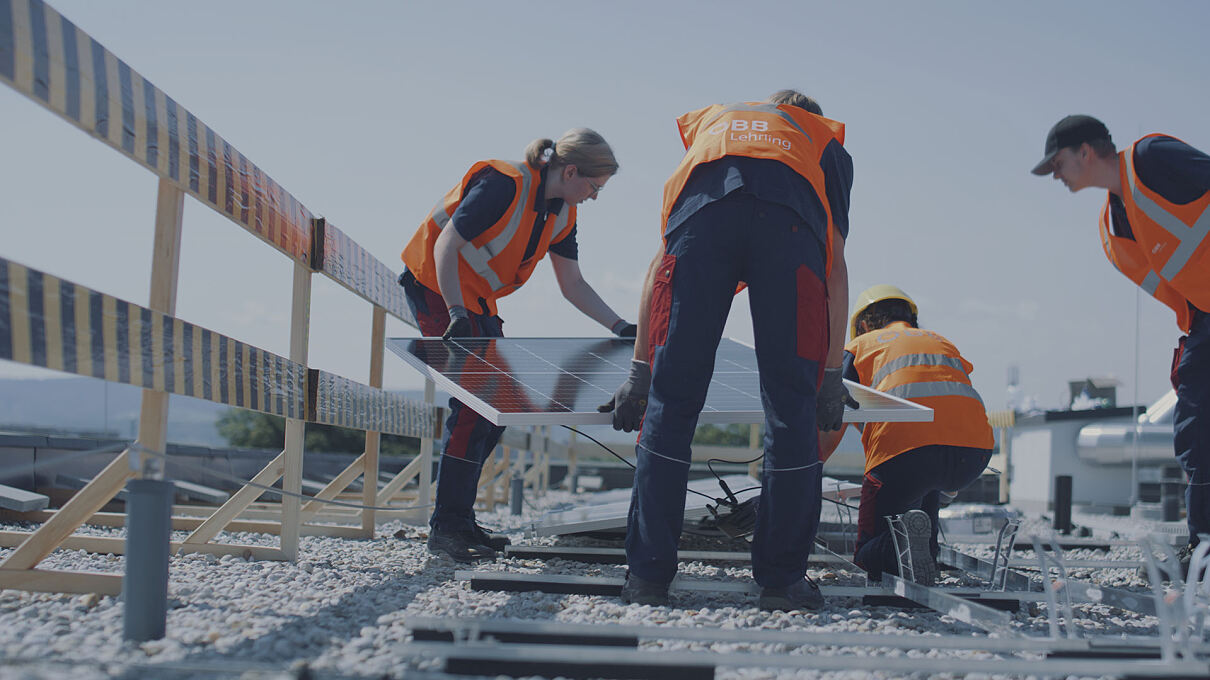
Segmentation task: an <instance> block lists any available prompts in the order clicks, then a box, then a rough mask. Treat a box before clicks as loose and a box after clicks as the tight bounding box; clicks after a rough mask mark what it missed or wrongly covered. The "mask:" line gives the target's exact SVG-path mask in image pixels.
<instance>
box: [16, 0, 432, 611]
mask: <svg viewBox="0 0 1210 680" xmlns="http://www.w3.org/2000/svg"><path fill="white" fill-rule="evenodd" d="M0 80H2V81H4V82H5V83H7V84H8V85H9V86H10V87H12V88H13V89H15V90H16V91H18V92H20V93H22V94H24V95H25V96H27V97H29V98H30V99H33V100H34V101H36V102H38V103H39V104H41V105H43V106H44V107H46V108H48V109H50V110H51V111H53V112H55V113H56V114H58V115H60V116H62V117H63V118H64V119H66V120H67V121H68V122H70V123H72V124H73V125H75V126H76V127H78V128H80V129H82V130H83V131H84V132H86V133H87V134H89V135H90V136H92V137H94V138H96V139H97V140H98V141H100V142H102V143H104V144H106V145H108V146H110V147H111V148H113V149H115V150H117V151H119V152H121V153H122V154H124V155H125V156H127V157H129V158H130V159H132V160H134V161H135V162H137V163H139V164H140V165H142V166H143V167H145V168H147V169H148V170H150V171H151V172H152V173H154V174H155V175H157V176H158V177H159V179H160V181H159V187H158V192H157V203H156V217H155V242H154V250H153V253H154V254H153V259H152V272H151V294H150V303H149V304H148V306H146V307H144V306H140V305H136V304H133V303H130V302H126V301H123V300H119V299H117V298H114V297H111V296H108V295H105V294H103V293H100V292H98V291H95V290H92V289H89V288H87V287H85V286H82V285H80V284H78V283H75V282H70V281H65V280H62V279H59V278H56V277H54V276H51V275H49V274H46V273H44V272H40V271H37V270H34V269H31V268H28V267H25V266H22V265H20V264H18V263H15V262H11V261H9V260H2V259H0V357H2V358H5V359H9V360H12V361H17V362H23V363H27V364H32V365H37V366H42V367H45V368H49V369H54V370H59V371H66V372H70V373H77V374H80V375H86V376H91V377H96V378H101V379H104V380H109V381H116V382H123V383H128V384H131V385H137V386H141V387H143V388H144V396H143V404H142V411H141V417H140V420H139V430H138V440H137V442H136V443H135V445H133V446H131V447H129V448H127V449H126V450H125V451H123V452H122V453H121V454H120V455H118V456H117V457H116V458H114V460H113V461H112V462H111V463H110V464H109V465H108V466H107V467H106V468H105V469H104V470H102V471H101V473H100V474H98V475H97V476H96V477H95V478H94V479H93V480H91V481H90V482H89V483H88V484H87V485H86V486H85V487H84V488H83V489H82V490H80V491H79V492H78V493H76V494H75V495H74V496H73V497H72V498H71V500H69V501H68V502H67V503H66V504H64V505H63V507H61V508H60V509H59V510H58V511H56V512H54V513H48V514H47V516H48V519H47V520H46V522H45V523H44V524H43V525H42V526H41V527H40V528H39V529H38V530H37V531H35V532H33V533H32V534H30V535H29V536H28V538H26V539H25V540H24V541H22V542H21V544H20V545H19V546H18V547H16V549H15V550H14V551H13V552H12V553H11V554H9V555H8V557H7V558H6V559H5V560H4V562H3V563H0V587H3V588H19V589H29V590H51V591H58V592H98V593H105V594H116V593H117V592H119V590H120V587H121V582H120V577H118V576H113V575H107V574H79V573H66V572H52V571H44V570H38V569H36V568H35V567H36V566H37V564H38V563H39V562H41V561H42V560H43V559H44V558H45V557H46V556H47V555H49V554H50V553H51V552H53V551H54V550H55V549H56V548H58V547H60V546H64V545H78V544H79V543H80V540H79V537H74V539H73V537H72V536H71V534H72V533H73V532H74V531H75V529H76V528H78V527H79V526H80V525H81V524H83V523H85V522H88V521H92V520H93V519H94V518H95V517H97V515H98V511H99V510H100V508H101V507H102V506H104V505H105V503H107V502H108V501H109V500H110V499H112V498H113V497H114V495H115V494H117V493H118V492H119V491H120V490H121V489H122V487H123V485H124V484H125V483H126V482H127V481H128V480H130V479H132V478H135V477H140V476H143V475H145V474H148V473H152V472H154V471H155V469H156V467H157V466H159V465H162V459H161V455H158V454H159V452H163V451H164V449H165V430H166V425H167V406H168V402H167V398H168V394H169V393H173V394H183V395H187V396H191V397H197V398H201V399H208V400H211V401H216V402H219V403H224V404H229V405H231V406H236V407H240V408H248V409H253V410H258V411H263V412H266V413H273V414H276V415H280V416H284V417H285V418H286V419H287V420H286V438H285V448H284V450H283V451H282V453H281V454H280V455H278V456H277V457H276V458H275V459H274V460H273V461H272V462H270V463H269V465H267V466H266V467H265V468H264V469H263V470H261V472H260V473H258V474H257V475H256V476H255V477H254V478H253V480H252V483H251V484H249V485H247V486H245V487H244V488H242V489H240V490H239V491H237V492H236V493H234V494H232V495H231V497H230V499H229V500H228V501H227V502H226V503H225V504H224V505H222V506H221V507H220V508H219V509H218V510H217V511H215V512H214V513H213V514H211V515H210V516H209V517H208V518H206V519H205V520H199V519H198V518H186V517H174V519H173V526H174V527H176V528H189V529H192V533H191V534H190V535H189V536H188V538H186V539H185V540H184V541H183V542H181V543H179V544H174V545H173V548H174V549H177V550H184V551H199V552H211V553H215V554H251V555H254V556H256V557H260V558H266V559H286V560H293V559H295V558H296V557H297V553H298V537H299V535H300V534H301V533H303V531H304V528H303V523H304V522H306V521H307V520H308V519H309V518H313V517H315V516H316V515H317V513H318V511H319V507H320V505H321V501H323V500H330V499H333V498H336V497H337V496H339V495H340V494H341V493H342V492H343V491H344V490H345V489H346V488H347V487H348V485H349V484H350V483H352V482H353V481H355V480H356V479H357V478H358V477H364V479H365V483H364V484H363V492H362V496H361V500H362V503H363V505H364V506H368V507H363V508H362V509H361V510H360V511H359V512H358V513H357V514H358V515H360V520H361V525H360V527H341V526H337V527H326V526H319V525H312V526H309V527H307V528H306V532H307V533H330V534H335V535H355V536H363V537H368V536H372V534H373V530H374V526H375V506H376V507H382V506H385V505H387V504H388V503H390V502H392V500H393V497H394V496H395V494H396V493H397V492H398V491H399V490H400V489H402V488H403V487H404V486H405V485H406V484H407V483H408V482H409V481H411V480H413V479H414V480H417V483H418V492H417V500H418V502H419V503H420V504H421V505H425V504H427V503H428V502H429V497H430V495H431V494H430V479H431V476H432V470H431V459H432V451H433V437H434V434H435V432H436V431H437V430H436V425H437V420H436V418H435V417H434V413H433V408H432V400H433V385H432V384H431V383H430V384H428V385H427V386H426V396H427V399H426V403H423V404H422V403H419V402H415V401H411V400H406V399H403V398H401V397H399V396H398V395H393V394H389V393H387V392H384V391H383V390H382V389H381V387H382V369H383V366H382V364H383V348H384V343H383V341H384V335H385V319H386V314H388V313H389V314H391V315H392V316H394V317H396V318H398V319H400V320H401V321H403V322H405V323H408V324H410V325H412V326H415V325H416V323H415V319H414V318H413V317H412V315H411V313H410V312H409V310H408V307H407V305H406V302H405V300H404V297H403V294H402V291H401V290H400V287H399V286H398V285H397V283H396V280H395V279H396V277H395V272H393V271H392V270H391V269H390V268H389V267H388V266H386V265H385V264H383V263H382V262H380V261H378V260H377V259H376V258H374V257H373V256H372V255H370V254H369V253H368V252H366V251H365V250H364V249H363V248H361V247H360V246H359V245H358V244H357V243H356V242H354V241H353V239H351V238H350V237H348V235H346V234H344V233H343V232H341V231H340V230H339V229H337V228H336V227H335V226H333V225H332V224H330V223H328V222H327V221H326V220H324V219H323V218H319V217H316V216H315V215H313V214H312V213H311V212H310V211H309V210H308V209H307V208H306V207H305V206H304V205H303V204H302V203H301V202H300V201H299V200H298V199H297V198H295V197H294V196H292V195H291V194H290V193H289V192H287V191H286V190H285V189H284V188H283V187H281V186H280V185H279V184H277V182H275V181H274V180H273V178H271V177H270V176H269V175H268V174H267V173H265V172H264V171H263V170H261V169H260V167H258V166H257V165H256V164H254V163H253V162H252V161H251V160H249V159H248V158H247V157H246V156H244V155H243V154H242V153H240V152H239V150H237V149H236V148H234V147H233V146H232V145H231V144H230V143H229V142H227V141H226V140H224V139H223V138H222V137H221V136H220V135H218V134H217V133H216V132H215V131H214V130H213V129H211V128H210V127H209V126H207V125H206V124H205V123H204V122H202V121H201V120H199V119H198V118H197V117H196V116H194V115H193V114H192V113H190V112H189V111H188V110H186V109H185V108H184V107H182V106H181V105H179V104H178V103H176V102H175V101H174V100H173V99H172V98H171V97H169V96H168V95H167V94H165V93H164V92H163V91H162V90H160V89H159V88H158V87H156V86H155V85H153V84H152V83H151V82H149V81H148V80H146V79H145V78H143V77H142V76H141V75H140V74H139V73H138V72H137V71H135V70H134V69H132V68H131V67H130V66H129V65H128V64H126V63H125V62H123V61H122V60H120V59H118V58H117V57H116V56H114V55H113V53H111V52H110V51H109V50H108V49H106V48H105V47H104V46H103V45H101V44H100V43H98V42H97V41H96V40H95V39H93V38H92V37H91V36H89V35H88V34H87V33H85V32H84V31H82V30H80V29H79V28H77V27H76V26H75V25H74V24H73V23H72V22H70V21H69V20H67V19H66V18H64V17H63V16H62V15H60V14H59V13H58V12H57V11H56V10H55V9H54V8H53V7H51V6H49V5H47V4H46V3H45V2H43V1H42V0H0ZM185 195H189V196H192V197H193V198H196V199H197V200H198V201H200V202H201V203H203V204H204V205H207V206H209V207H210V208H212V209H214V210H215V211H217V212H218V213H220V214H222V215H223V216H225V217H227V218H228V219H230V220H231V221H233V222H235V223H236V224H237V225H239V226H240V227H242V228H243V229H245V230H247V231H248V232H249V233H251V234H253V235H254V236H256V237H257V238H259V239H260V240H262V241H264V242H265V243H267V244H269V245H270V246H272V247H273V248H274V249H276V250H277V251H279V252H281V253H282V254H284V255H286V256H287V257H288V258H290V259H291V260H292V261H293V263H294V270H293V289H292V296H293V297H292V302H291V324H290V352H289V356H288V357H282V356H278V355H275V354H272V353H270V352H266V351H264V350H261V349H259V348H256V347H253V346H251V345H248V344H246V343H242V342H240V341H238V340H235V339H233V338H229V337H226V336H223V335H220V334H218V333H214V332H213V331H209V330H207V329H204V328H201V327H199V326H196V325H193V324H190V323H189V322H187V321H184V320H182V319H179V318H176V317H175V315H174V314H175V306H176V291H177V285H178V271H179V259H180V249H181V226H182V213H183V202H184V197H185ZM314 273H321V274H324V275H325V276H327V277H328V278H330V279H332V280H333V281H335V282H337V283H338V284H340V285H341V286H343V287H344V288H346V289H348V290H349V291H351V292H352V293H354V294H355V295H357V296H359V297H361V298H362V299H364V300H366V301H368V302H370V303H371V305H372V307H373V316H372V329H371V338H370V384H369V385H362V384H360V383H357V382H355V381H352V380H349V379H347V378H343V377H341V376H338V375H333V374H331V373H325V372H323V371H318V370H316V369H310V368H308V367H307V357H308V339H309V330H310V306H311V275H312V274H314ZM305 422H315V423H326V424H332V425H340V426H343V427H350V428H355V429H361V430H365V431H366V445H365V452H364V453H363V455H362V456H361V457H359V458H358V459H357V460H356V461H355V462H354V463H353V464H352V465H350V466H349V467H348V468H347V469H346V470H345V471H344V472H342V473H341V474H339V475H337V477H336V479H334V480H332V482H331V483H329V484H328V486H327V487H325V488H324V490H323V491H321V492H320V493H319V494H317V495H316V496H315V497H314V500H311V501H309V502H308V503H307V505H306V506H303V505H302V501H303V500H304V499H303V497H301V496H300V491H301V482H302V479H301V476H302V453H303V451H302V444H303V430H304V424H305ZM382 432H387V433H393V434H399V435H405V436H415V437H420V438H421V455H420V456H418V457H417V459H416V460H415V461H414V464H413V465H409V466H408V467H407V468H405V469H404V470H403V471H401V472H400V473H399V474H398V475H396V477H395V478H394V479H392V480H391V481H390V482H389V483H388V484H387V486H386V487H385V488H384V489H381V490H379V489H378V484H377V481H378V479H377V478H378V451H379V435H380V433H382ZM279 480H281V482H282V490H283V492H284V494H283V498H282V501H281V503H280V504H279V508H278V517H280V521H276V522H272V521H262V522H254V523H250V522H242V523H240V524H233V522H234V521H235V520H236V519H237V518H238V517H239V516H240V515H241V513H243V512H244V511H245V510H247V509H249V508H250V507H251V506H252V505H253V503H254V502H255V501H256V499H258V498H259V497H260V495H261V493H262V492H263V487H265V486H268V485H272V484H275V483H276V482H278V481H279ZM248 524H255V525H256V526H255V528H252V527H248V526H246V525H248ZM237 526H238V527H239V528H240V529H242V530H249V529H251V530H258V531H266V532H272V533H278V534H279V535H280V545H279V547H278V548H265V547H257V546H239V545H232V544H221V545H220V544H215V543H212V542H211V541H212V539H213V538H214V537H215V536H217V535H218V534H219V533H220V532H221V531H223V530H224V529H225V528H232V529H234V528H236V527H237ZM69 539H73V540H72V541H69ZM94 543H97V541H92V542H90V543H89V545H93V544H94ZM101 543H103V544H104V545H100V547H101V548H103V549H106V551H107V552H121V546H120V545H116V546H115V545H114V541H101ZM98 545H99V544H98Z"/></svg>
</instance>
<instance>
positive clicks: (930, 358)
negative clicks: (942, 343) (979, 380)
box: [870, 352, 966, 385]
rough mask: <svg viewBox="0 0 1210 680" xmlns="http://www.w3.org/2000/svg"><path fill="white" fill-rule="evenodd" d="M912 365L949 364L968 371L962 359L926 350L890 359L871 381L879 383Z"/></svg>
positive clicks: (871, 382)
mask: <svg viewBox="0 0 1210 680" xmlns="http://www.w3.org/2000/svg"><path fill="white" fill-rule="evenodd" d="M910 366H948V367H949V368H956V369H958V370H959V371H962V372H963V373H966V367H965V366H963V365H962V362H961V361H959V360H958V359H955V358H954V357H947V356H945V355H944V354H928V353H926V352H921V353H918V354H905V355H903V356H901V357H897V358H895V359H892V360H891V361H888V362H887V363H886V365H885V366H883V367H882V368H880V369H878V372H877V373H875V374H874V378H873V380H871V381H870V384H871V385H877V384H878V383H880V382H882V379H883V378H885V377H887V376H888V375H890V374H892V373H894V372H895V371H898V370H899V369H901V368H908V367H910Z"/></svg>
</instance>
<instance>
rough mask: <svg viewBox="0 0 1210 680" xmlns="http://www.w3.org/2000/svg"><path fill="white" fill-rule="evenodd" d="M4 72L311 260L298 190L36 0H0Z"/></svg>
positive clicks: (307, 221) (0, 73)
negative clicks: (291, 190)
mask: <svg viewBox="0 0 1210 680" xmlns="http://www.w3.org/2000/svg"><path fill="white" fill-rule="evenodd" d="M0 80H3V81H5V82H7V83H8V84H9V85H11V86H12V87H13V88H14V89H16V90H17V91H18V92H21V93H22V94H24V95H26V96H28V97H29V98H30V99H33V100H34V101H36V102H38V103H39V104H42V105H43V106H45V107H47V108H48V109H50V110H51V111H54V112H55V113H57V114H59V115H60V116H63V117H64V118H66V119H67V120H68V121H69V122H71V123H73V124H74V125H76V126H77V127H79V128H80V129H82V130H84V131H85V132H87V133H88V134H90V135H92V136H93V137H96V138H97V139H99V140H101V141H102V142H105V143H106V144H108V145H109V146H111V147H113V148H114V149H117V150H118V151H121V152H122V153H123V154H125V155H127V156H129V157H130V158H132V159H134V160H135V161H137V162H139V163H140V164H142V165H143V166H145V167H147V168H148V169H149V170H151V171H152V172H154V173H155V174H157V175H159V176H160V177H163V178H166V179H169V180H171V181H172V182H173V183H174V184H176V185H177V186H178V187H180V188H181V189H182V190H183V191H186V192H188V193H189V194H190V195H191V196H193V197H195V198H197V199H198V200H199V201H201V202H203V203H205V204H206V205H209V206H210V207H211V208H214V209H215V210H217V211H219V212H220V213H222V214H224V215H226V216H227V217H229V218H231V219H232V220H233V221H235V222H236V223H238V224H239V225H241V226H242V227H244V228H245V229H247V230H248V231H250V232H252V233H253V234H255V235H256V236H258V237H260V238H261V239H263V240H264V241H266V242H267V243H269V244H270V245H272V246H273V247H275V248H277V249H278V250H280V251H282V252H283V253H285V254H286V255H289V256H290V257H292V258H293V259H295V260H297V261H299V262H302V263H304V264H306V263H308V262H309V260H310V253H309V250H310V247H311V214H310V212H309V211H308V210H307V209H306V208H305V207H303V205H302V204H301V203H299V201H298V199H296V198H294V197H293V196H291V195H290V194H289V193H288V192H287V191H286V190H285V189H283V188H282V187H281V186H280V185H278V184H277V182H275V181H273V178H271V177H269V176H268V175H267V174H265V172H264V171H262V170H261V169H260V168H259V167H257V166H256V165H255V164H253V163H252V162H251V161H249V160H248V159H247V158H246V157H245V156H244V155H243V154H242V153H240V152H239V151H237V150H236V149H234V148H232V146H231V145H230V144H229V143H228V142H227V141H226V140H224V139H223V138H222V137H220V136H219V135H218V134H217V133H215V131H214V130H212V129H211V128H210V127H208V126H207V125H206V124H205V123H203V122H201V121H200V120H198V119H197V117H196V116H194V115H193V114H192V113H190V112H189V111H187V110H186V109H185V108H184V107H182V106H181V105H180V104H178V103H176V102H175V101H173V99H172V98H171V97H169V96H168V95H166V94H165V93H164V92H163V91H161V90H160V89H159V88H158V87H156V86H155V85H153V84H151V82H150V81H148V80H146V79H145V78H143V76H141V75H140V74H139V73H138V72H137V71H135V70H134V69H132V68H131V67H130V66H129V65H128V64H127V63H126V62H124V61H122V60H121V59H118V58H117V57H116V56H114V54H113V53H112V52H110V51H109V50H107V49H105V47H104V46H103V45H101V44H100V43H98V42H97V41H96V40H94V39H93V38H92V37H91V36H89V35H88V34H87V33H85V32H84V31H82V30H80V29H79V28H77V27H76V26H75V25H74V24H73V23H71V22H70V21H68V20H67V19H66V18H64V17H63V16H62V15H60V14H59V13H58V12H57V11H56V10H55V9H54V8H53V7H51V6H49V5H47V4H46V3H45V2H42V0H0Z"/></svg>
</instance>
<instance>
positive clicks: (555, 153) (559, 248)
mask: <svg viewBox="0 0 1210 680" xmlns="http://www.w3.org/2000/svg"><path fill="white" fill-rule="evenodd" d="M617 171H618V163H617V161H616V160H615V159H614V156H613V151H612V150H611V149H610V148H609V144H607V143H606V142H605V140H604V139H602V138H601V136H600V135H599V134H597V133H596V132H593V131H592V130H588V129H586V128H577V129H573V130H570V131H569V132H567V133H566V134H564V135H563V137H562V138H560V139H559V141H557V142H552V141H551V140H549V139H539V140H535V141H534V142H532V143H530V145H529V147H528V148H526V150H525V160H524V161H518V162H513V161H500V160H489V161H480V162H478V163H475V164H474V165H473V166H471V169H470V170H468V171H467V173H466V175H465V176H464V177H463V178H462V181H461V182H459V183H458V185H457V186H455V187H454V188H453V189H451V190H450V192H449V193H447V194H446V195H445V197H444V198H443V199H442V200H441V201H439V202H438V203H437V207H435V208H433V211H432V212H431V213H430V214H429V216H428V218H426V219H425V221H424V223H423V224H421V225H420V229H418V230H417V231H416V234H415V235H414V236H413V237H412V239H411V241H410V242H408V244H407V247H406V248H405V249H404V251H403V262H404V264H405V265H406V267H407V268H406V269H405V270H404V272H403V274H402V275H401V276H400V277H399V283H400V285H402V286H403V289H404V292H405V294H406V296H407V300H408V306H409V307H410V308H411V310H412V314H414V315H415V317H416V322H417V324H418V325H419V326H420V332H421V333H423V334H424V335H425V336H430V337H431V336H436V337H441V338H443V339H445V340H450V339H451V338H460V337H471V336H475V337H502V336H503V335H504V332H503V323H504V322H503V321H501V319H500V317H499V316H497V310H496V303H497V301H498V300H499V299H500V298H502V297H504V296H505V295H508V294H509V293H511V292H513V291H515V290H517V289H518V288H520V287H521V286H522V285H523V284H524V283H525V282H526V280H528V279H529V276H530V274H532V273H533V271H534V268H535V267H536V266H537V265H538V262H539V261H540V260H541V259H542V258H543V256H545V255H546V254H547V253H548V252H549V253H550V261H551V266H552V267H553V268H554V271H555V279H556V280H557V281H558V283H559V289H560V290H561V291H562V293H563V297H565V298H567V300H568V301H569V302H571V303H572V305H574V306H575V307H576V309H578V310H580V311H581V312H583V313H584V314H585V315H587V316H588V317H590V318H592V319H593V320H595V321H596V322H597V323H599V324H601V325H602V326H604V327H605V328H608V329H610V330H611V331H613V332H614V333H615V334H617V335H620V336H623V337H634V333H635V325H634V324H631V323H629V322H627V321H625V320H623V319H622V318H621V317H619V316H618V315H617V314H616V313H614V311H613V310H612V309H610V308H609V305H607V304H605V301H604V300H602V299H601V297H600V296H599V295H597V293H596V291H595V290H593V288H592V286H590V285H588V283H587V282H586V281H585V280H584V277H583V276H582V275H581V274H580V265H579V262H578V261H577V256H578V249H577V246H576V229H577V225H576V205H577V204H579V203H582V202H584V201H586V200H588V199H590V198H591V199H595V198H596V197H597V194H598V192H600V191H601V189H602V188H603V187H604V186H605V183H606V182H608V181H609V178H610V177H612V176H613V175H614V173H616V172H617ZM503 432H504V428H503V427H497V426H495V425H492V424H491V423H490V422H488V421H487V420H485V419H484V418H482V417H480V416H479V415H478V414H476V413H475V412H474V411H472V410H471V409H469V408H467V407H466V406H465V405H464V404H462V403H461V402H458V401H456V400H454V399H451V400H450V416H449V419H447V420H446V421H445V436H444V439H443V441H442V451H441V453H442V455H441V463H440V464H439V466H438V468H437V499H436V507H435V509H434V510H433V516H432V519H431V520H430V521H429V525H430V527H431V531H430V533H429V541H428V547H429V550H430V551H431V552H434V553H439V554H444V555H448V556H449V557H451V558H453V559H455V560H457V561H459V562H473V561H475V560H478V559H492V558H494V557H495V556H496V552H497V551H499V550H503V549H504V546H505V545H506V544H507V543H508V538H507V537H504V536H496V535H492V534H489V533H488V532H487V531H485V530H484V529H483V528H482V527H480V526H479V525H478V524H477V523H476V522H475V509H474V507H475V497H476V495H477V493H478V487H479V473H480V472H481V470H482V466H483V461H484V460H485V459H486V458H487V456H488V455H489V454H490V453H491V452H492V449H494V448H495V447H496V444H497V442H499V440H500V435H501V434H502V433H503Z"/></svg>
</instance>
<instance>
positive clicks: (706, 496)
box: [560, 425, 728, 505]
mask: <svg viewBox="0 0 1210 680" xmlns="http://www.w3.org/2000/svg"><path fill="white" fill-rule="evenodd" d="M560 427H564V428H567V429H568V430H571V431H572V432H575V433H576V434H578V435H580V436H582V437H584V438H585V439H588V440H589V441H591V442H593V443H594V444H596V445H597V446H599V447H601V448H603V449H605V450H606V451H608V452H609V453H610V454H611V455H612V456H613V457H614V458H617V459H618V460H620V461H622V462H623V463H626V464H627V465H629V466H630V469H632V470H636V471H637V470H638V468H636V467H635V466H634V463H632V462H630V461H628V460H626V459H625V458H623V457H621V456H619V455H618V454H617V452H616V451H614V450H613V449H611V448H609V447H608V446H605V444H603V443H601V440H599V439H597V438H596V437H593V436H592V435H589V434H585V433H583V432H581V431H579V430H577V429H576V428H574V427H572V426H570V425H561V426H560ZM707 467H709V464H708V463H707ZM710 471H711V472H714V470H713V469H711V470H710ZM714 476H715V477H718V475H717V474H715V475H714ZM720 481H721V480H720ZM685 490H686V491H688V492H689V493H695V494H697V495H699V496H701V497H702V498H705V499H706V500H710V501H714V502H715V503H720V504H723V505H728V502H727V501H726V500H725V499H722V498H715V497H714V496H711V495H709V494H704V493H702V492H701V491H697V490H695V489H685Z"/></svg>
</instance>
